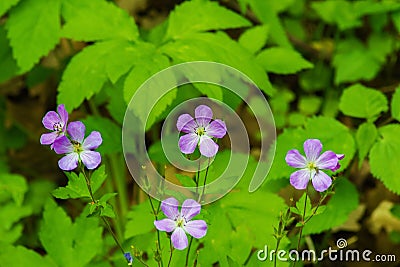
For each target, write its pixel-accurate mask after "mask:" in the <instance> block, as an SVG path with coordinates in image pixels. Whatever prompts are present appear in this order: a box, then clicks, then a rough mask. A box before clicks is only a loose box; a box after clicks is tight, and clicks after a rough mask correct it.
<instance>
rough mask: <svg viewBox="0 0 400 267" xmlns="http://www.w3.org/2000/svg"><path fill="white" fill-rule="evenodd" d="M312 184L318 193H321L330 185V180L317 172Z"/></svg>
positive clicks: (325, 175)
mask: <svg viewBox="0 0 400 267" xmlns="http://www.w3.org/2000/svg"><path fill="white" fill-rule="evenodd" d="M311 181H312V184H313V186H314V188H315V190H317V191H318V192H323V191H325V190H326V189H328V188H329V187H330V186H331V184H332V179H331V177H329V176H328V175H327V174H326V173H324V172H323V171H319V172H318V173H317V174H316V175H315V176H314V178H313V179H312V180H311Z"/></svg>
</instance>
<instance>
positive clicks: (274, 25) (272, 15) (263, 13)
mask: <svg viewBox="0 0 400 267" xmlns="http://www.w3.org/2000/svg"><path fill="white" fill-rule="evenodd" d="M276 2H277V1H259V0H248V3H249V5H250V7H251V9H252V11H253V12H254V14H255V15H256V16H257V18H258V19H259V20H260V21H261V22H262V23H263V24H265V25H267V26H268V27H269V29H270V37H271V40H272V41H273V42H274V43H276V44H278V45H279V46H282V47H285V48H287V49H291V48H292V45H291V43H290V41H289V39H288V37H287V35H286V32H285V29H284V28H283V26H282V23H281V21H280V19H279V16H278V15H279V14H278V13H279V12H280V11H281V10H280V8H281V7H282V6H281V7H279V5H280V4H279V3H278V4H277V3H276ZM284 8H285V7H284Z"/></svg>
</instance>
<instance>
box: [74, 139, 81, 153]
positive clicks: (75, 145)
mask: <svg viewBox="0 0 400 267" xmlns="http://www.w3.org/2000/svg"><path fill="white" fill-rule="evenodd" d="M71 143H72V145H73V146H74V152H76V153H80V152H82V151H83V148H82V145H81V144H80V143H79V142H77V141H74V140H71Z"/></svg>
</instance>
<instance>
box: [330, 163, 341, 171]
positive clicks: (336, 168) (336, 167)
mask: <svg viewBox="0 0 400 267" xmlns="http://www.w3.org/2000/svg"><path fill="white" fill-rule="evenodd" d="M339 169H340V164H339V162H338V164H336V166H335V168H332V169H330V170H331V171H333V172H335V171H337V170H339Z"/></svg>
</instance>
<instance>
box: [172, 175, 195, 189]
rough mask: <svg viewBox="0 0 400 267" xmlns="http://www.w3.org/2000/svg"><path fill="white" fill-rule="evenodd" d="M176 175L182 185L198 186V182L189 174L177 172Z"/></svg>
mask: <svg viewBox="0 0 400 267" xmlns="http://www.w3.org/2000/svg"><path fill="white" fill-rule="evenodd" d="M175 176H176V178H177V179H178V180H179V182H180V183H181V184H182V186H185V187H196V183H195V182H194V180H193V179H192V178H190V177H189V176H186V175H182V174H179V173H177V174H175Z"/></svg>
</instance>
